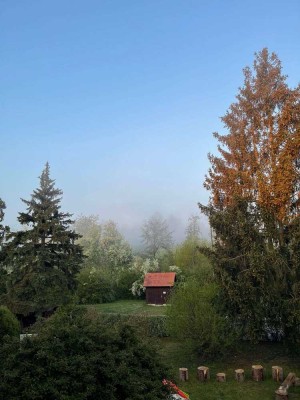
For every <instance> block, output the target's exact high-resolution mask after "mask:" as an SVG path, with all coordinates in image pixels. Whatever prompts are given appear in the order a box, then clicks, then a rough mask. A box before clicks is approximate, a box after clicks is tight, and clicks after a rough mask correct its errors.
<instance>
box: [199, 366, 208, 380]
mask: <svg viewBox="0 0 300 400" xmlns="http://www.w3.org/2000/svg"><path fill="white" fill-rule="evenodd" d="M197 377H198V380H199V381H200V382H206V381H208V380H209V368H208V367H203V366H202V367H198V368H197Z"/></svg>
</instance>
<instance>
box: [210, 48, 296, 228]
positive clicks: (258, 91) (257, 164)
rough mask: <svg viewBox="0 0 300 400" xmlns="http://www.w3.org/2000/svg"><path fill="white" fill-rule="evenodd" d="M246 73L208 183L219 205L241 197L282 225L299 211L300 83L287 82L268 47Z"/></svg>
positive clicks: (226, 119) (227, 118)
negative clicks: (289, 84)
mask: <svg viewBox="0 0 300 400" xmlns="http://www.w3.org/2000/svg"><path fill="white" fill-rule="evenodd" d="M244 76H245V80H244V85H243V87H242V88H240V89H239V93H238V95H237V96H236V99H237V101H236V102H235V103H233V104H232V105H231V106H230V108H229V110H228V111H227V113H226V115H225V116H224V117H223V118H222V121H223V122H224V124H225V128H227V130H228V134H225V135H221V134H218V133H215V134H214V136H215V137H216V139H217V140H218V141H219V146H218V150H219V152H220V156H214V155H212V154H209V160H210V162H211V169H210V170H209V172H208V175H207V176H206V180H205V187H206V188H207V189H208V190H210V191H211V203H212V205H214V206H215V207H217V208H219V209H223V208H224V207H226V206H227V205H229V204H233V202H234V199H235V198H236V197H240V198H244V199H246V200H248V201H250V202H256V203H257V204H258V205H259V206H261V207H263V208H267V209H268V210H270V211H272V214H273V215H274V216H275V217H276V219H277V220H278V222H279V223H280V224H283V225H284V224H287V223H289V222H291V220H292V219H293V218H294V217H295V216H296V215H299V213H300V196H299V195H300V85H299V86H298V87H297V88H296V89H290V88H289V87H288V85H287V82H286V78H287V77H286V76H285V75H283V74H282V67H281V62H280V60H279V59H278V57H277V56H276V54H274V53H272V54H270V53H269V51H268V49H266V48H265V49H263V50H262V51H261V52H259V53H257V54H256V58H255V61H254V65H253V69H252V70H251V69H250V68H249V67H247V68H245V69H244Z"/></svg>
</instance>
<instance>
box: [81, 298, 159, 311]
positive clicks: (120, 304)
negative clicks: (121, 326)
mask: <svg viewBox="0 0 300 400" xmlns="http://www.w3.org/2000/svg"><path fill="white" fill-rule="evenodd" d="M88 307H89V308H94V309H96V310H97V311H99V312H103V313H113V314H125V315H133V314H135V315H139V314H144V315H145V314H146V315H165V313H166V307H167V306H149V305H148V304H146V301H145V300H120V301H115V302H114V303H105V304H91V305H89V306H88Z"/></svg>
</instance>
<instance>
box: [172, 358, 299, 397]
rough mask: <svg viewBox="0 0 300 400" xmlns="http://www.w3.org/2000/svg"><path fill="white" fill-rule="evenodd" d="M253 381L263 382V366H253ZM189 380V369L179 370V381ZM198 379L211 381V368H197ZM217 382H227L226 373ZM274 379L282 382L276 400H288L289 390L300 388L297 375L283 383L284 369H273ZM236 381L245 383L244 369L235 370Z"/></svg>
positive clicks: (290, 375) (222, 373) (218, 374)
mask: <svg viewBox="0 0 300 400" xmlns="http://www.w3.org/2000/svg"><path fill="white" fill-rule="evenodd" d="M251 376H252V379H253V380H254V381H256V382H260V381H263V379H264V369H263V367H262V366H261V365H252V370H251ZM188 379H189V373H188V369H187V368H179V380H181V381H187V380H188ZM197 379H198V380H199V381H200V382H207V381H208V380H209V379H210V372H209V368H208V367H205V366H201V367H198V368H197ZM216 379H217V382H226V374H225V373H224V372H218V373H217V374H216ZM272 379H273V380H274V381H275V382H282V383H281V385H280V386H279V388H278V389H277V390H276V391H275V396H276V397H275V400H288V389H289V387H290V386H292V385H297V386H300V378H296V375H295V374H294V373H292V372H290V373H289V374H288V376H287V377H286V379H285V380H284V381H283V369H282V367H278V366H273V367H272ZM235 380H236V381H237V382H244V380H245V371H244V370H243V369H236V370H235Z"/></svg>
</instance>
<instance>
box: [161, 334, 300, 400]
mask: <svg viewBox="0 0 300 400" xmlns="http://www.w3.org/2000/svg"><path fill="white" fill-rule="evenodd" d="M159 342H160V354H161V357H162V359H163V360H164V361H165V362H166V363H167V365H169V366H170V369H171V373H172V375H173V379H174V381H175V382H177V383H178V385H179V387H180V388H181V389H182V390H184V391H186V392H187V393H189V395H190V398H191V400H198V399H199V400H274V398H275V393H274V392H275V390H276V389H277V388H278V386H279V384H278V383H276V382H273V381H272V369H271V368H272V366H273V365H280V366H282V367H283V371H284V376H286V375H287V374H288V373H289V372H295V373H296V375H297V376H300V358H299V357H291V356H288V355H287V354H286V351H285V349H284V348H283V346H282V345H281V344H278V343H259V344H257V345H251V344H249V343H245V342H243V343H241V345H240V347H239V350H238V351H236V352H234V353H232V354H231V355H230V356H228V357H227V358H226V359H222V360H218V361H216V360H208V359H203V358H202V357H201V356H197V354H195V352H192V350H191V349H190V348H189V347H188V346H187V345H186V344H185V343H179V342H178V341H175V340H172V339H170V338H162V339H159ZM253 364H261V365H262V366H263V367H264V374H265V380H264V381H263V382H253V381H252V380H251V366H252V365H253ZM200 365H205V366H207V367H209V368H210V377H211V378H210V381H209V382H207V383H200V382H198V381H197V379H196V371H197V367H198V366H200ZM180 367H186V368H188V369H189V381H188V382H184V383H183V382H178V369H179V368H180ZM237 368H243V369H244V370H245V382H243V383H238V382H236V381H235V379H234V370H235V369H237ZM218 372H225V373H226V379H227V381H226V382H225V383H217V382H216V373H218ZM289 399H290V400H296V399H300V387H293V388H291V389H290V390H289Z"/></svg>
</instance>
